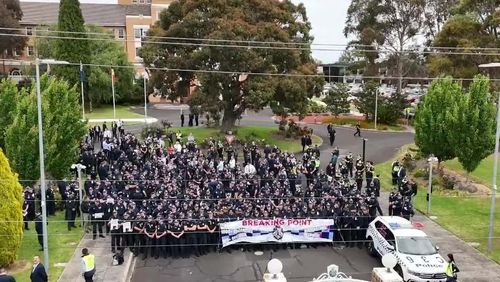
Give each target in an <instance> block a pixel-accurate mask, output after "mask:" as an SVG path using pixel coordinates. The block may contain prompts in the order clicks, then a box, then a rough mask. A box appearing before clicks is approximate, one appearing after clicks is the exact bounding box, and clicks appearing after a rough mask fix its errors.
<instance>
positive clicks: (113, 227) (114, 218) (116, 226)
mask: <svg viewBox="0 0 500 282" xmlns="http://www.w3.org/2000/svg"><path fill="white" fill-rule="evenodd" d="M119 221H120V219H119V218H118V212H117V211H113V214H112V215H111V217H110V218H109V221H108V226H109V229H110V232H111V252H112V253H115V252H116V249H121V246H122V244H121V240H120V239H121V237H122V236H121V234H122V233H123V232H122V227H121V224H120V223H119Z"/></svg>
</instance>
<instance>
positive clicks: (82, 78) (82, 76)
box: [80, 61, 85, 120]
mask: <svg viewBox="0 0 500 282" xmlns="http://www.w3.org/2000/svg"><path fill="white" fill-rule="evenodd" d="M84 76H85V75H84V72H83V65H82V62H81V61H80V90H81V92H82V119H83V120H85V96H84V94H83V80H84Z"/></svg>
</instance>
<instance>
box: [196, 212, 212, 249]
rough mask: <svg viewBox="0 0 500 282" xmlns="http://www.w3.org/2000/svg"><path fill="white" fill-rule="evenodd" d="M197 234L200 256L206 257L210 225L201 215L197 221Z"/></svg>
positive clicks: (201, 214)
mask: <svg viewBox="0 0 500 282" xmlns="http://www.w3.org/2000/svg"><path fill="white" fill-rule="evenodd" d="M197 223H198V224H197V225H196V232H197V238H198V250H199V253H200V255H204V254H206V253H207V252H208V236H209V235H208V225H207V220H206V219H205V215H204V214H203V213H200V216H199V219H198V220H197Z"/></svg>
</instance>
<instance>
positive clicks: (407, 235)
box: [366, 216, 446, 282]
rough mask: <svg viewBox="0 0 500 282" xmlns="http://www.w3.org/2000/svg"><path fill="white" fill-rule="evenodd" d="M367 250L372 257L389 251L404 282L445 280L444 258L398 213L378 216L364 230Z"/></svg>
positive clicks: (421, 232)
mask: <svg viewBox="0 0 500 282" xmlns="http://www.w3.org/2000/svg"><path fill="white" fill-rule="evenodd" d="M366 238H367V239H368V240H369V246H368V252H369V253H370V254H371V255H373V256H380V257H382V256H383V255H385V254H387V253H393V254H394V255H395V256H396V258H397V259H398V264H397V265H396V266H395V267H394V270H395V271H396V272H397V273H398V274H399V275H400V276H401V277H402V278H403V280H404V281H407V282H416V281H418V282H446V273H445V268H446V261H445V260H444V259H443V257H442V256H441V255H440V254H439V253H438V248H437V247H436V246H435V245H434V244H433V243H432V241H431V240H430V238H429V237H428V236H427V235H426V234H425V233H424V232H423V231H421V230H418V229H416V228H414V227H413V225H412V224H411V222H410V221H408V220H406V219H404V218H402V217H399V216H379V217H377V218H375V220H373V221H372V222H371V223H370V225H369V226H368V230H367V231H366Z"/></svg>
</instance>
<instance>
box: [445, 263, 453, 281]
mask: <svg viewBox="0 0 500 282" xmlns="http://www.w3.org/2000/svg"><path fill="white" fill-rule="evenodd" d="M453 275H454V273H453V262H449V263H448V264H447V265H446V276H448V277H453Z"/></svg>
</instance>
